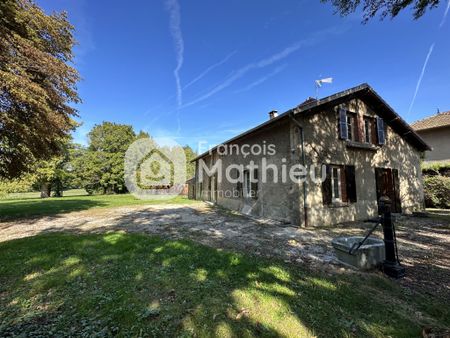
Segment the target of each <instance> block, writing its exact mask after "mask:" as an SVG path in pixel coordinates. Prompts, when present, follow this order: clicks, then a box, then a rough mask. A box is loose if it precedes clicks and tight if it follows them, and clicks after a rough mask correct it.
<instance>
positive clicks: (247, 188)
mask: <svg viewBox="0 0 450 338" xmlns="http://www.w3.org/2000/svg"><path fill="white" fill-rule="evenodd" d="M243 190H244V194H243V195H244V197H246V198H254V199H257V198H258V169H256V168H255V169H253V171H252V172H250V170H248V169H247V170H244V189H243Z"/></svg>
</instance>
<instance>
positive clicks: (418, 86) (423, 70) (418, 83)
mask: <svg viewBox="0 0 450 338" xmlns="http://www.w3.org/2000/svg"><path fill="white" fill-rule="evenodd" d="M434 44H435V43H434V42H433V44H432V45H431V46H430V49H429V50H428V54H427V57H426V58H425V62H424V64H423V67H422V71H421V72H420V76H419V80H418V81H417V85H416V90H415V92H414V96H413V98H412V100H411V104H410V105H409V110H408V113H411V109H412V107H413V106H414V102H415V101H416V96H417V93H418V92H419V89H420V85H421V83H422V79H423V76H424V74H425V71H426V69H427V65H428V61H429V60H430V57H431V54H432V53H433V49H434Z"/></svg>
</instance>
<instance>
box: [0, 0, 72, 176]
mask: <svg viewBox="0 0 450 338" xmlns="http://www.w3.org/2000/svg"><path fill="white" fill-rule="evenodd" d="M74 44H75V40H74V37H73V26H72V25H71V24H70V23H69V22H68V20H67V15H66V13H54V14H51V15H46V14H45V13H44V12H43V11H42V10H41V9H40V8H39V7H38V6H37V5H35V4H34V3H33V2H32V1H31V0H2V1H0V177H18V176H20V174H21V173H23V172H24V171H26V170H27V169H28V168H29V167H30V165H32V164H33V163H34V162H36V161H37V160H49V159H50V158H52V157H53V156H55V155H58V154H60V153H61V148H62V147H61V145H62V144H63V143H64V139H65V138H66V137H67V136H68V135H69V133H70V131H71V130H72V129H73V128H74V126H75V122H74V121H73V120H72V117H74V116H76V110H75V109H74V108H73V107H71V106H70V105H69V104H71V103H78V102H80V98H79V96H78V94H77V91H76V83H77V82H78V80H79V74H78V72H77V71H76V70H75V69H74V68H73V67H72V66H70V65H69V63H70V62H71V61H72V60H73V54H72V47H73V46H74Z"/></svg>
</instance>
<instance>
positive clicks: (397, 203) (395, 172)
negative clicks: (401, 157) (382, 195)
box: [392, 169, 402, 213]
mask: <svg viewBox="0 0 450 338" xmlns="http://www.w3.org/2000/svg"><path fill="white" fill-rule="evenodd" d="M392 176H393V180H394V195H395V200H394V201H393V203H392V205H393V206H394V212H399V213H400V212H402V206H401V201H400V180H399V178H398V170H397V169H392Z"/></svg>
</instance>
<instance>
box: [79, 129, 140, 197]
mask: <svg viewBox="0 0 450 338" xmlns="http://www.w3.org/2000/svg"><path fill="white" fill-rule="evenodd" d="M138 137H148V134H145V133H142V132H141V133H140V134H139V135H138ZM88 138H89V146H88V148H87V150H86V152H85V153H84V154H83V155H82V156H80V157H79V158H78V159H76V160H74V162H73V165H74V171H75V173H76V175H77V177H79V179H80V181H81V182H82V184H83V186H84V188H85V189H86V191H87V192H88V193H94V192H97V193H103V194H107V193H125V192H127V189H126V187H125V180H124V156H125V152H126V151H127V149H128V147H129V146H130V144H131V143H133V142H134V141H135V140H136V138H137V136H136V134H135V132H134V130H133V127H132V126H129V125H124V124H116V123H112V122H103V123H102V124H100V125H96V126H94V128H92V130H91V131H90V132H89V134H88Z"/></svg>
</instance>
